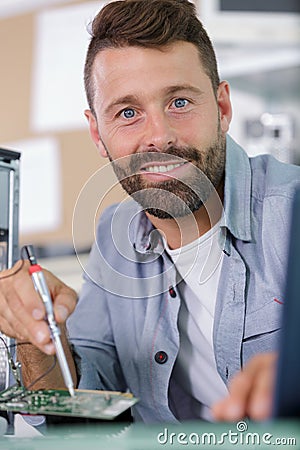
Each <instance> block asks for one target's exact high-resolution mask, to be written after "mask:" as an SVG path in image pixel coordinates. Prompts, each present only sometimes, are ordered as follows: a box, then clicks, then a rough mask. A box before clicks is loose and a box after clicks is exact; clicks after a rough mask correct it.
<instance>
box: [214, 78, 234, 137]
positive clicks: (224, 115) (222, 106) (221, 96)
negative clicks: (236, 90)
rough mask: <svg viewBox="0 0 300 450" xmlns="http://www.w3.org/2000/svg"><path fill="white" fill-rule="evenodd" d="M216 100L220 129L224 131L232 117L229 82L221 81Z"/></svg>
mask: <svg viewBox="0 0 300 450" xmlns="http://www.w3.org/2000/svg"><path fill="white" fill-rule="evenodd" d="M217 102H218V106H219V112H220V122H221V130H222V131H223V133H226V132H227V131H228V129H229V124H230V122H231V118H232V108H231V102H230V92H229V84H228V83H227V81H222V82H221V83H220V84H219V87H218V93H217Z"/></svg>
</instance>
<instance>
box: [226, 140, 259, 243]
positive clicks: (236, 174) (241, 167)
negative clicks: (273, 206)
mask: <svg viewBox="0 0 300 450" xmlns="http://www.w3.org/2000/svg"><path fill="white" fill-rule="evenodd" d="M251 181H252V180H251V168H250V162H249V157H248V155H247V154H246V153H245V151H244V150H243V149H242V148H241V147H240V146H239V145H238V144H237V143H236V142H235V141H234V140H233V139H232V138H231V137H230V136H228V135H227V138H226V165H225V192H224V211H225V221H226V223H225V225H226V227H227V228H228V230H229V231H230V232H231V233H232V234H233V236H234V237H236V238H237V239H241V240H243V241H251V235H252V233H251Z"/></svg>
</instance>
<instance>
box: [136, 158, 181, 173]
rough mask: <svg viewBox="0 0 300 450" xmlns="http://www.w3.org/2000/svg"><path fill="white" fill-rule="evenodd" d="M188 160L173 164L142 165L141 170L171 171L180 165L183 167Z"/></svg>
mask: <svg viewBox="0 0 300 450" xmlns="http://www.w3.org/2000/svg"><path fill="white" fill-rule="evenodd" d="M186 163H187V162H186V161H184V162H181V163H173V164H152V165H149V166H144V167H141V169H140V170H141V172H150V173H167V172H171V171H172V170H175V169H177V168H178V167H182V166H184V165H185V164H186Z"/></svg>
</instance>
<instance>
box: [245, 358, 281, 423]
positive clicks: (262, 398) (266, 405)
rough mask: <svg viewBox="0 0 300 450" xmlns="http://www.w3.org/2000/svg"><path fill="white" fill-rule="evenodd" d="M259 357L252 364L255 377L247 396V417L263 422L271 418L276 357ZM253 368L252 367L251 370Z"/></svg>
mask: <svg viewBox="0 0 300 450" xmlns="http://www.w3.org/2000/svg"><path fill="white" fill-rule="evenodd" d="M264 356H265V358H264V359H263V360H262V357H263V355H260V356H259V357H258V358H257V359H256V360H255V361H254V362H255V364H256V368H257V367H258V365H260V366H259V368H258V369H257V370H256V376H255V377H254V382H255V383H254V386H253V389H252V390H251V394H250V396H249V401H248V405H247V415H248V416H249V417H250V418H251V419H253V420H265V419H268V418H269V417H270V416H271V412H272V399H273V391H274V380H275V362H276V359H277V358H276V355H275V354H270V355H264ZM254 369H255V367H253V370H254Z"/></svg>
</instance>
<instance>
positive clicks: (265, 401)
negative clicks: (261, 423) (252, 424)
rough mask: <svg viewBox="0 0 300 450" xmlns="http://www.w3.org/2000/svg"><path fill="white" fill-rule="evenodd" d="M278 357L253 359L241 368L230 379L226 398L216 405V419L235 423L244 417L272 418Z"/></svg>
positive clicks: (265, 355)
mask: <svg viewBox="0 0 300 450" xmlns="http://www.w3.org/2000/svg"><path fill="white" fill-rule="evenodd" d="M276 360H277V354H275V353H261V354H259V355H256V356H254V357H253V358H252V359H251V360H250V361H249V362H248V364H246V365H245V367H244V369H243V370H242V371H241V372H239V373H238V374H237V375H236V376H234V377H233V378H232V381H231V382H230V384H229V396H228V397H226V398H225V399H224V400H221V401H220V402H218V403H216V404H215V405H214V406H213V408H212V412H213V416H214V418H215V419H216V420H224V421H230V422H231V421H237V420H241V419H243V418H244V417H246V416H247V417H249V418H250V419H252V420H265V419H268V418H269V417H270V415H271V410H272V400H273V390H274V379H275V366H276Z"/></svg>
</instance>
